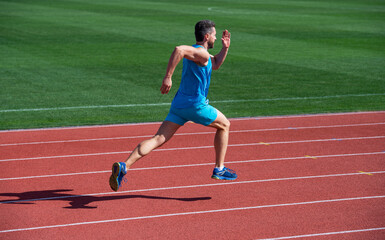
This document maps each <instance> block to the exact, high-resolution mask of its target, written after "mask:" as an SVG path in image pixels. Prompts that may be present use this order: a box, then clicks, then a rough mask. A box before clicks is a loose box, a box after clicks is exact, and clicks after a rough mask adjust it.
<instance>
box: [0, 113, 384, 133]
mask: <svg viewBox="0 0 385 240" xmlns="http://www.w3.org/2000/svg"><path fill="white" fill-rule="evenodd" d="M384 113H385V111H372V112H346V113H316V114H300V115H283V116H260V117H242V118H229V120H230V122H232V121H254V120H266V119H290V118H312V117H315V118H317V117H335V116H351V115H376V114H384ZM160 124H161V122H144V123H123V124H109V125H108V124H107V125H92V126H73V127H52V128H31V129H13V130H12V129H11V130H0V134H1V133H3V134H7V133H14V132H39V131H58V130H81V129H98V128H112V127H117V128H120V127H128V126H145V125H160Z"/></svg>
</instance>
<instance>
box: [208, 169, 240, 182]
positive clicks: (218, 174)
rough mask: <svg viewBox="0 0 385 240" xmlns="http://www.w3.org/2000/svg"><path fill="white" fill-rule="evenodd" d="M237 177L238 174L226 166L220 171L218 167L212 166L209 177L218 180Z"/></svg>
mask: <svg viewBox="0 0 385 240" xmlns="http://www.w3.org/2000/svg"><path fill="white" fill-rule="evenodd" d="M237 177H238V176H237V174H236V173H235V171H234V170H231V169H229V168H226V167H224V168H223V169H222V171H219V170H218V169H216V168H214V171H213V175H212V176H211V178H213V179H219V180H235V179H237Z"/></svg>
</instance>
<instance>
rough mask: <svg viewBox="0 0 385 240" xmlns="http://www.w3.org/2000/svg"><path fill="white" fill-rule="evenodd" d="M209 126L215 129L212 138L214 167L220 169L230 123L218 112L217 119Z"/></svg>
mask: <svg viewBox="0 0 385 240" xmlns="http://www.w3.org/2000/svg"><path fill="white" fill-rule="evenodd" d="M217 111H218V110H217ZM209 126H210V127H213V128H216V129H217V132H216V134H215V138H214V148H215V167H217V168H222V167H224V162H225V156H226V151H227V145H228V142H229V132H230V121H229V120H228V119H227V118H226V117H225V115H223V113H221V112H220V111H218V115H217V118H216V119H215V120H214V122H212V123H211V124H210V125H209Z"/></svg>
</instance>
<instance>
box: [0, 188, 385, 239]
mask: <svg viewBox="0 0 385 240" xmlns="http://www.w3.org/2000/svg"><path fill="white" fill-rule="evenodd" d="M382 198H385V195H379V196H363V197H352V198H338V199H325V200H316V201H307V202H294V203H280V204H270V205H258V206H250V207H238V208H226V209H213V210H205V211H195V212H180V213H169V214H160V215H150V216H139V217H128V218H118V219H106V220H99V221H89V222H75V223H67V224H58V225H47V226H40V227H29V228H17V229H7V230H1V231H0V233H9V232H21V231H31V230H41V229H51V228H61V227H72V226H80V225H91V224H101V223H112V222H122V221H133V220H141V219H153V218H163V217H175V216H186V215H196V214H208V213H222V212H231V211H244V210H255V209H262V208H276V207H289V206H303V205H311V204H324V203H335V202H347V201H359V200H371V199H382Z"/></svg>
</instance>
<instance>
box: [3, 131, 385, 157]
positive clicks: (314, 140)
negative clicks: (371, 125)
mask: <svg viewBox="0 0 385 240" xmlns="http://www.w3.org/2000/svg"><path fill="white" fill-rule="evenodd" d="M380 138H385V136H370V137H351V138H338V139H337V138H331V139H330V138H328V139H311V140H298V141H284V142H256V143H242V144H229V145H228V147H246V146H258V145H275V144H295V143H312V142H334V141H349V140H367V139H380ZM207 148H214V146H211V145H210V146H197V147H178V148H163V149H155V150H154V152H163V151H177V150H195V149H207ZM128 153H131V151H122V152H103V153H86V154H72V155H58V156H46V157H30V158H12V159H1V160H0V162H11V161H24V160H37V159H52V158H71V157H85V156H99V155H115V154H128Z"/></svg>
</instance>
